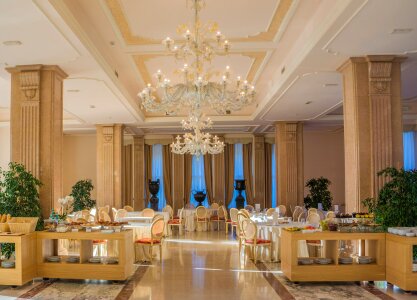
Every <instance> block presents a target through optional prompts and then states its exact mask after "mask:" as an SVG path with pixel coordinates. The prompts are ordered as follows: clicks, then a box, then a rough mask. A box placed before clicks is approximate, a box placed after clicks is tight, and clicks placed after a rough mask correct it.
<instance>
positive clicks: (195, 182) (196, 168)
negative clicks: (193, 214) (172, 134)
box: [190, 155, 209, 207]
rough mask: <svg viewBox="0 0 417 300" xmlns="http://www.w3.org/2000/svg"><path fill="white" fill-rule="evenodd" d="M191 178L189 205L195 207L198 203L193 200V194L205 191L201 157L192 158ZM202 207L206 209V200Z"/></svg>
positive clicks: (202, 159)
mask: <svg viewBox="0 0 417 300" xmlns="http://www.w3.org/2000/svg"><path fill="white" fill-rule="evenodd" d="M191 168H192V173H191V174H192V175H191V176H192V178H191V195H190V203H191V204H193V205H194V206H195V207H197V205H198V202H197V201H195V199H194V194H193V193H194V192H197V191H204V192H205V191H206V181H205V178H204V158H203V157H202V156H200V157H197V156H195V155H194V156H193V158H192V167H191ZM203 206H205V207H208V206H209V204H208V199H207V197H206V200H204V202H203Z"/></svg>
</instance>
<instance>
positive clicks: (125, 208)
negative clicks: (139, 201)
mask: <svg viewBox="0 0 417 300" xmlns="http://www.w3.org/2000/svg"><path fill="white" fill-rule="evenodd" d="M123 209H124V210H126V211H127V212H132V211H133V207H132V206H130V205H125V206H124V207H123Z"/></svg>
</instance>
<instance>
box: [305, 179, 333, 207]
mask: <svg viewBox="0 0 417 300" xmlns="http://www.w3.org/2000/svg"><path fill="white" fill-rule="evenodd" d="M330 184H331V182H330V180H329V179H327V178H324V177H319V178H311V179H310V180H308V181H307V182H306V187H308V188H309V194H308V195H307V196H306V197H305V198H304V205H305V207H306V208H307V209H309V208H311V207H314V208H319V203H321V205H322V209H323V210H325V211H327V210H330V208H331V207H332V200H333V197H332V194H331V193H330V191H329V185H330Z"/></svg>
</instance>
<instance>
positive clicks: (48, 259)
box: [46, 256, 61, 262]
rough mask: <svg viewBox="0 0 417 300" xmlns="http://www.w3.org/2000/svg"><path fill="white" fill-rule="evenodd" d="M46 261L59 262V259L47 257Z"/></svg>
mask: <svg viewBox="0 0 417 300" xmlns="http://www.w3.org/2000/svg"><path fill="white" fill-rule="evenodd" d="M46 260H47V261H48V262H60V261H61V258H60V257H59V256H48V257H47V258H46Z"/></svg>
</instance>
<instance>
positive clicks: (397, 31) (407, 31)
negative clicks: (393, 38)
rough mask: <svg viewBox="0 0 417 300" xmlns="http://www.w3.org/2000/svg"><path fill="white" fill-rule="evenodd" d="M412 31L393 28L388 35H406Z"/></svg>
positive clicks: (410, 29) (411, 29)
mask: <svg viewBox="0 0 417 300" xmlns="http://www.w3.org/2000/svg"><path fill="white" fill-rule="evenodd" d="M411 31H413V28H394V29H393V30H392V31H391V32H390V33H391V34H406V33H410V32H411Z"/></svg>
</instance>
